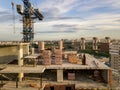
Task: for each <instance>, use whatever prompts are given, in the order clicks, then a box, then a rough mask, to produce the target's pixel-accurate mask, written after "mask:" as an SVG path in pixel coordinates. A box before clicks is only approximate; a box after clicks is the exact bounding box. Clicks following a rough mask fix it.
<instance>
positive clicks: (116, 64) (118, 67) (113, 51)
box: [109, 42, 120, 84]
mask: <svg viewBox="0 0 120 90" xmlns="http://www.w3.org/2000/svg"><path fill="white" fill-rule="evenodd" d="M109 53H110V64H111V68H112V69H113V71H114V77H113V78H114V79H115V81H116V82H117V83H118V84H120V42H117V43H113V44H112V45H110V50H109Z"/></svg>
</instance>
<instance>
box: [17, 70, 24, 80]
mask: <svg viewBox="0 0 120 90" xmlns="http://www.w3.org/2000/svg"><path fill="white" fill-rule="evenodd" d="M23 77H24V73H23V72H21V73H19V75H18V78H19V82H22V80H23Z"/></svg>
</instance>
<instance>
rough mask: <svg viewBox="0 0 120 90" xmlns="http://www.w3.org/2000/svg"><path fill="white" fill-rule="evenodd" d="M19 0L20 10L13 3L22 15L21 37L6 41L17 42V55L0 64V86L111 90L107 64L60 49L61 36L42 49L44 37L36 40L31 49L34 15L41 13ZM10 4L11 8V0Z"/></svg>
mask: <svg viewBox="0 0 120 90" xmlns="http://www.w3.org/2000/svg"><path fill="white" fill-rule="evenodd" d="M22 2H23V4H24V10H22V6H21V5H16V7H17V12H18V14H20V15H21V16H22V22H23V31H22V34H23V38H22V41H21V42H18V43H15V44H14V43H12V44H9V43H8V45H9V46H13V45H14V46H17V50H16V54H17V59H14V60H12V61H11V62H9V63H7V64H6V63H1V64H0V80H1V83H0V90H111V87H112V85H113V80H112V70H111V68H110V67H108V66H106V65H105V64H104V63H102V62H100V61H99V60H97V59H96V58H94V57H93V56H91V55H89V54H85V53H77V51H72V50H71V51H64V50H63V48H64V45H63V41H62V40H60V41H58V47H57V48H56V47H54V46H53V48H52V49H51V50H46V49H45V43H44V41H39V42H38V48H37V49H35V48H34V47H33V39H34V28H33V26H34V25H33V24H34V19H38V20H43V18H44V16H43V15H42V14H41V13H40V12H39V10H38V9H34V7H33V6H32V5H31V3H30V2H29V0H22ZM11 4H12V7H13V9H14V2H12V3H11ZM94 40H96V38H94ZM82 41H83V43H81V48H82V49H85V44H84V38H82ZM96 43H97V42H96V41H95V42H94V47H93V48H94V49H95V50H96V49H97V45H96ZM1 44H2V43H1ZM6 45H7V44H6ZM24 47H26V48H24ZM11 52H12V51H11ZM113 90H114V89H113Z"/></svg>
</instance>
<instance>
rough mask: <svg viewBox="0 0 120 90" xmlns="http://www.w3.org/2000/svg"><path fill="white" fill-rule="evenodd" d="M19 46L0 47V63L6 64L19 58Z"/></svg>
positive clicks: (25, 52)
mask: <svg viewBox="0 0 120 90" xmlns="http://www.w3.org/2000/svg"><path fill="white" fill-rule="evenodd" d="M23 52H24V55H25V54H27V51H26V46H24V47H23ZM17 55H18V46H7V47H0V63H2V64H5V63H8V62H11V61H12V60H15V59H18V56H17Z"/></svg>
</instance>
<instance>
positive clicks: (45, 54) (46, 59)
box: [43, 50, 51, 65]
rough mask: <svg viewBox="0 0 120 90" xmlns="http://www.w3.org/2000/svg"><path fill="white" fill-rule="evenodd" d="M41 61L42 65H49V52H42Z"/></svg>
mask: <svg viewBox="0 0 120 90" xmlns="http://www.w3.org/2000/svg"><path fill="white" fill-rule="evenodd" d="M43 60H44V61H43V64H44V65H51V52H50V51H49V50H44V51H43Z"/></svg>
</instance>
